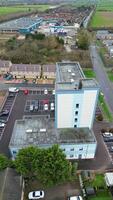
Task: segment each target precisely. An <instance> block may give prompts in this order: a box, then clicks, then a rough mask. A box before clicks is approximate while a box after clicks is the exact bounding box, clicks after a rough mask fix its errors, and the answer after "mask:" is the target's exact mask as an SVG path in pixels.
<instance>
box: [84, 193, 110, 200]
mask: <svg viewBox="0 0 113 200" xmlns="http://www.w3.org/2000/svg"><path fill="white" fill-rule="evenodd" d="M88 200H112V197H111V195H110V194H109V192H108V191H102V192H97V195H96V196H95V197H91V198H88Z"/></svg>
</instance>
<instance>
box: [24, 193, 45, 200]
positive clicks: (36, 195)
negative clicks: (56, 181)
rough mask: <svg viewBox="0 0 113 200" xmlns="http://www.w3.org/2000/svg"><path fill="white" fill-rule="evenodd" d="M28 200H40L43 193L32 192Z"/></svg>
mask: <svg viewBox="0 0 113 200" xmlns="http://www.w3.org/2000/svg"><path fill="white" fill-rule="evenodd" d="M28 198H29V199H42V198H44V191H33V192H30V193H29V195H28Z"/></svg>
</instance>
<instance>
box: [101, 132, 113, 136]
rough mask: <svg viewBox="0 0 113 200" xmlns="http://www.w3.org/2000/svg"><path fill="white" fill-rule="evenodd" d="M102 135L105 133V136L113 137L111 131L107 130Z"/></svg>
mask: <svg viewBox="0 0 113 200" xmlns="http://www.w3.org/2000/svg"><path fill="white" fill-rule="evenodd" d="M102 135H103V137H113V134H112V133H110V132H105V133H103V134H102Z"/></svg>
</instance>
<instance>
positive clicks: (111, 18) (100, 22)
mask: <svg viewBox="0 0 113 200" xmlns="http://www.w3.org/2000/svg"><path fill="white" fill-rule="evenodd" d="M90 26H91V27H92V28H98V27H103V28H104V27H113V12H109V11H101V12H100V11H96V12H95V14H94V16H93V18H92V21H91V23H90Z"/></svg>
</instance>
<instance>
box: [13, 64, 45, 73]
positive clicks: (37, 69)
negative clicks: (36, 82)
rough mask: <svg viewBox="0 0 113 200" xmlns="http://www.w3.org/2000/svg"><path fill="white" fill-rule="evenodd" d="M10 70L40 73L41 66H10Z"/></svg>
mask: <svg viewBox="0 0 113 200" xmlns="http://www.w3.org/2000/svg"><path fill="white" fill-rule="evenodd" d="M10 70H11V71H12V72H13V71H19V72H41V66H40V65H37V64H12V66H11V68H10Z"/></svg>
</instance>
